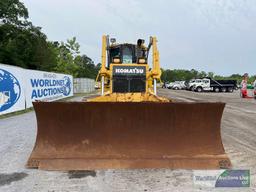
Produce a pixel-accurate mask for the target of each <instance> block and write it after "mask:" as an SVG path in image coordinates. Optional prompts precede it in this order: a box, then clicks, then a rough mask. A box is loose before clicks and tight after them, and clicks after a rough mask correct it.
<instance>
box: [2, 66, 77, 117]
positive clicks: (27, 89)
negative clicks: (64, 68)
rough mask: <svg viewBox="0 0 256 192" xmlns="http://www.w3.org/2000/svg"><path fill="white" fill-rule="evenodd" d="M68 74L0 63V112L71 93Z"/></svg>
mask: <svg viewBox="0 0 256 192" xmlns="http://www.w3.org/2000/svg"><path fill="white" fill-rule="evenodd" d="M73 89H74V87H73V77H72V76H71V75H66V74H60V73H51V72H45V71H36V70H28V69H23V68H20V67H14V66H10V65H4V64H0V115H2V114H6V113H11V112H15V111H19V110H24V109H25V108H29V107H32V106H33V105H32V102H33V101H36V100H39V101H55V100H58V99H63V98H66V97H70V96H73V94H74V93H73Z"/></svg>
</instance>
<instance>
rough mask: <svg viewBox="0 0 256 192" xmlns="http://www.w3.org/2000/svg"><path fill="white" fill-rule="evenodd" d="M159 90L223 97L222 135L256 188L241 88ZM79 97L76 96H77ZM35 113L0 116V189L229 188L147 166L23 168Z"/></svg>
mask: <svg viewBox="0 0 256 192" xmlns="http://www.w3.org/2000/svg"><path fill="white" fill-rule="evenodd" d="M159 95H162V96H166V97H169V98H173V99H174V100H176V101H177V102H178V101H187V102H195V101H222V102H226V103H227V105H226V108H225V111H224V115H223V119H222V138H223V144H224V147H225V150H226V152H227V154H228V156H229V157H230V159H231V162H232V164H233V168H234V169H250V171H251V186H252V187H251V188H250V189H246V188H244V189H241V188H240V189H232V191H256V175H255V173H256V101H255V100H248V99H240V98H239V93H238V92H235V93H231V94H229V93H226V94H221V93H218V94H217V93H194V92H188V91H171V90H168V89H160V90H159ZM79 99H81V98H77V99H75V100H79ZM35 136H36V119H35V114H34V112H29V113H26V114H22V115H18V116H13V117H9V118H5V119H0V141H1V144H0V192H2V191H4V192H11V191H38V192H39V191H50V192H53V191H54V192H62V191H93V192H94V191H107V192H108V191H109V192H110V191H111V192H112V191H116V192H117V191H118V192H119V191H159V192H160V191H161V192H162V191H227V189H209V188H206V189H204V188H201V189H200V188H193V180H192V179H193V178H192V177H193V172H192V171H187V170H169V169H145V170H105V171H85V172H74V171H71V172H48V171H41V170H34V169H26V168H25V167H24V165H25V163H26V161H27V159H28V156H29V154H30V152H31V150H32V147H33V145H34V141H35Z"/></svg>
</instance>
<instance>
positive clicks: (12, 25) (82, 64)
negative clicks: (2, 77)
mask: <svg viewBox="0 0 256 192" xmlns="http://www.w3.org/2000/svg"><path fill="white" fill-rule="evenodd" d="M28 19H29V13H28V9H27V8H26V7H25V5H24V4H23V3H22V2H20V1H19V0H1V1H0V63H5V64H9V65H14V66H20V67H23V68H28V69H35V70H43V71H50V72H60V73H66V74H71V75H73V76H74V77H88V78H96V76H97V73H98V70H99V69H100V65H101V64H100V63H99V64H97V65H95V64H94V62H93V60H92V59H91V58H90V57H88V56H87V55H85V54H81V53H80V45H79V43H78V42H77V40H76V38H75V37H72V38H70V39H68V40H67V41H66V42H58V41H49V40H48V39H47V36H46V35H45V34H44V33H43V32H42V31H41V27H38V26H34V25H33V24H32V22H30V21H29V20H28ZM202 77H211V78H215V79H235V80H238V82H240V81H241V80H242V75H240V74H233V75H231V76H225V77H224V76H219V75H215V74H214V73H212V72H204V71H197V70H195V69H192V70H184V69H173V70H170V69H162V76H161V80H162V81H163V82H167V81H169V82H172V81H180V80H190V79H193V78H202ZM255 79H256V76H255V75H254V76H251V77H250V79H249V82H251V81H254V80H255Z"/></svg>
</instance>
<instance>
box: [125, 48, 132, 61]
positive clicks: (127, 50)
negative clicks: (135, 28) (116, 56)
mask: <svg viewBox="0 0 256 192" xmlns="http://www.w3.org/2000/svg"><path fill="white" fill-rule="evenodd" d="M132 58H133V54H132V49H130V48H129V47H125V48H124V49H123V63H132Z"/></svg>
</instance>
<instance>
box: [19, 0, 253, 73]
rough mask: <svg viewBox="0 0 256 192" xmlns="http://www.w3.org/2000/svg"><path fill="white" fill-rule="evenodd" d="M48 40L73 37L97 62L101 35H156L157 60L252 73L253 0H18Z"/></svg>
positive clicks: (130, 39)
mask: <svg viewBox="0 0 256 192" xmlns="http://www.w3.org/2000/svg"><path fill="white" fill-rule="evenodd" d="M21 1H22V2H24V4H25V6H26V7H27V8H28V10H29V20H31V21H32V22H33V24H34V25H36V26H40V27H42V31H43V32H44V33H45V34H46V35H47V37H48V39H49V40H50V41H66V40H67V39H69V38H72V37H73V36H75V37H76V38H77V41H78V42H79V44H80V45H81V53H82V54H86V55H87V56H89V57H90V58H92V59H93V60H94V62H95V63H98V62H100V58H101V37H102V35H103V34H108V35H110V37H115V38H116V39H117V42H119V43H124V42H127V43H136V41H137V39H138V38H142V39H145V41H146V43H148V40H149V37H150V36H156V37H157V39H158V48H159V52H160V64H161V67H162V68H165V69H167V68H169V69H188V70H190V69H196V70H200V71H201V70H203V71H206V72H209V71H211V72H214V73H215V74H219V75H231V74H235V73H240V74H243V73H245V72H248V73H249V74H251V75H253V74H256V1H255V0H152V1H149V0H125V1H124V0H72V1H70V0H36V1H35V0H21Z"/></svg>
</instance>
